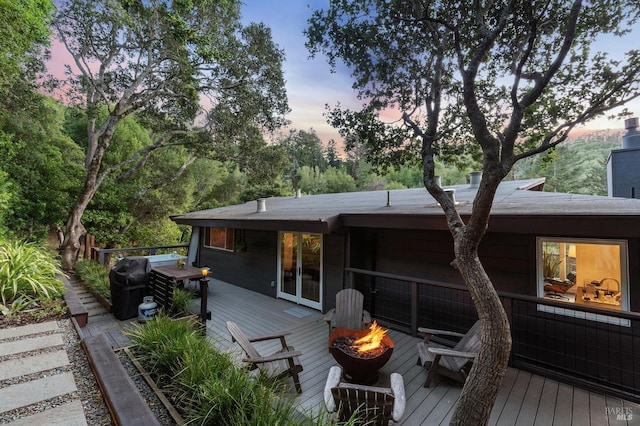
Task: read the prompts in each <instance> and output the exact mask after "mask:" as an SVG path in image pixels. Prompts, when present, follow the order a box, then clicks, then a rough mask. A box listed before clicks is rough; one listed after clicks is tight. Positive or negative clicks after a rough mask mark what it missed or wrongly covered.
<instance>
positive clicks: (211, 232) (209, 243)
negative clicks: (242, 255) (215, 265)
mask: <svg viewBox="0 0 640 426" xmlns="http://www.w3.org/2000/svg"><path fill="white" fill-rule="evenodd" d="M234 241H235V239H234V229H233V228H216V227H210V228H207V229H206V232H205V242H204V246H205V247H209V248H216V249H220V250H228V251H233V247H234Z"/></svg>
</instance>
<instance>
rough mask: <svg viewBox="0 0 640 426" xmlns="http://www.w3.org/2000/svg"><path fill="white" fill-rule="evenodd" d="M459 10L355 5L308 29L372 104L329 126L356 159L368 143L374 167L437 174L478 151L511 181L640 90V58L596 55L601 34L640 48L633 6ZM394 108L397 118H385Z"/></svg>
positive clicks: (316, 45) (310, 39) (311, 44)
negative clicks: (531, 160) (523, 163)
mask: <svg viewBox="0 0 640 426" xmlns="http://www.w3.org/2000/svg"><path fill="white" fill-rule="evenodd" d="M574 5H575V6H574ZM459 8H460V2H458V1H449V0H446V1H440V2H417V3H416V2H378V1H375V0H352V1H336V2H331V3H330V4H329V5H328V6H327V7H326V8H325V9H322V10H316V11H314V12H313V15H312V17H311V19H310V20H309V27H308V29H307V30H306V31H305V33H306V35H307V47H308V48H309V50H310V52H311V54H312V56H313V55H316V54H319V53H322V54H324V55H326V57H327V58H328V62H329V64H330V65H331V66H332V67H336V66H338V64H339V63H344V64H345V65H346V66H347V67H348V68H349V69H350V70H351V72H352V77H353V80H354V85H353V87H354V89H355V90H356V91H357V93H358V95H359V97H360V98H361V99H365V100H366V103H365V105H364V106H363V108H362V110H360V111H351V110H347V109H343V108H341V107H340V106H337V107H336V108H334V109H332V110H330V111H329V113H328V114H327V117H328V121H329V122H330V123H331V124H332V125H334V126H335V127H337V128H339V129H340V131H341V134H342V136H343V137H345V140H346V142H347V149H348V150H349V149H351V148H353V147H354V144H355V143H358V144H361V145H363V147H364V151H363V152H362V154H363V155H364V156H365V157H366V159H367V161H369V162H370V163H371V164H372V165H373V166H374V167H376V168H382V169H384V168H387V167H389V166H390V165H393V164H404V163H406V161H408V160H412V161H416V160H418V159H420V160H422V161H424V162H425V164H426V165H428V166H430V168H431V170H432V164H433V162H434V161H435V160H439V161H444V162H446V163H448V164H453V165H456V166H458V167H461V168H462V167H463V166H464V161H461V160H462V158H461V155H462V154H463V153H468V154H469V155H470V156H471V158H473V159H474V160H475V161H480V160H481V159H484V161H485V164H484V165H483V167H485V166H487V165H488V164H491V165H492V166H495V169H494V170H495V171H496V172H499V173H500V174H502V177H504V176H506V175H507V174H508V171H509V169H510V168H511V167H512V166H513V164H514V162H515V161H517V160H518V159H519V158H525V157H528V156H531V155H534V154H536V153H538V152H541V151H544V150H545V149H548V148H550V147H552V146H554V145H556V144H559V143H561V142H563V141H564V140H565V138H566V135H567V133H568V132H569V131H570V130H571V129H573V128H574V127H575V126H576V125H577V124H579V123H583V122H587V121H590V120H593V119H595V118H597V117H599V116H602V115H603V114H605V113H606V112H607V111H609V110H610V109H612V108H614V107H616V106H619V105H620V104H623V103H625V102H627V101H629V100H631V99H634V98H635V97H636V96H637V95H638V94H639V93H640V92H639V91H640V86H639V85H638V81H639V80H638V75H640V51H638V50H629V51H628V52H627V53H626V54H616V55H615V56H614V55H613V54H609V53H608V52H605V53H602V52H596V51H595V50H593V49H592V48H591V45H592V43H593V41H594V40H596V39H597V38H599V37H602V36H607V37H609V38H615V37H619V36H624V35H627V36H628V37H627V38H628V39H629V40H633V37H632V36H631V35H629V34H628V33H629V31H630V28H632V24H634V23H635V22H637V20H638V17H639V16H640V7H639V5H638V3H637V2H635V1H630V0H625V1H619V2H608V1H605V0H600V1H594V2H588V3H585V2H580V3H574V2H567V1H565V0H553V1H551V2H542V3H539V2H533V3H532V2H519V1H518V2H498V3H496V4H492V7H484V5H482V4H481V3H473V4H469V5H465V10H466V13H465V14H460V13H459ZM574 9H575V10H574ZM469 16H473V17H474V19H467V17H469ZM543 22H544V25H542V24H541V23H543ZM611 43H616V41H612V42H611ZM621 44H625V43H624V42H622V43H621ZM394 111H397V119H396V120H393V119H392V121H391V122H387V121H385V120H383V119H382V117H385V118H386V117H389V114H393V113H394ZM476 142H479V143H476ZM489 149H491V150H492V153H491V155H487V150H489ZM483 152H484V155H483ZM489 160H490V161H489ZM496 163H499V164H496ZM474 169H475V170H480V168H477V167H474ZM486 172H487V170H485V176H488V173H486Z"/></svg>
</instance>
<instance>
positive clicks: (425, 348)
mask: <svg viewBox="0 0 640 426" xmlns="http://www.w3.org/2000/svg"><path fill="white" fill-rule="evenodd" d="M418 332H419V333H423V334H425V338H424V341H422V342H419V343H418V365H422V366H424V367H426V368H427V369H428V370H429V373H428V374H427V380H426V381H425V383H424V387H425V388H428V387H430V386H431V383H432V382H433V379H435V377H436V376H437V375H438V374H441V375H443V376H447V377H449V378H452V379H454V380H457V381H459V382H462V383H464V381H465V380H466V379H467V376H468V375H469V371H470V370H471V366H472V365H473V360H474V359H475V357H476V355H477V353H478V351H479V350H480V333H481V323H480V321H476V323H475V324H473V326H472V327H471V328H470V329H469V331H467V333H466V334H462V333H456V332H454V331H446V330H435V329H431V328H423V327H419V328H418ZM432 336H450V337H456V338H459V339H460V340H459V341H458V343H457V344H455V345H454V346H453V347H450V346H449V347H448V346H445V345H443V344H438V343H434V342H432V341H431V337H432Z"/></svg>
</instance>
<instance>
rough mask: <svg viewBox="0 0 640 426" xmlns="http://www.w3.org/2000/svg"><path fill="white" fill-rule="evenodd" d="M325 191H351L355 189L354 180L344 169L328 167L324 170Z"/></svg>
mask: <svg viewBox="0 0 640 426" xmlns="http://www.w3.org/2000/svg"><path fill="white" fill-rule="evenodd" d="M324 181H325V182H326V190H325V192H326V193H337V192H353V191H355V190H356V181H355V179H353V177H351V175H349V174H348V173H347V171H346V170H345V169H337V168H335V167H328V168H327V169H326V170H325V171H324Z"/></svg>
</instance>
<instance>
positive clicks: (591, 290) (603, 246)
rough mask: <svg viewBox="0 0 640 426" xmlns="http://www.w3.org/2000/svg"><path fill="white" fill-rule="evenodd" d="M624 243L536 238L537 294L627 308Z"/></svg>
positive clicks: (545, 296)
mask: <svg viewBox="0 0 640 426" xmlns="http://www.w3.org/2000/svg"><path fill="white" fill-rule="evenodd" d="M627 270H628V267H627V244H626V241H620V240H590V239H589V240H587V239H558V238H538V296H539V297H544V298H546V299H555V300H560V301H564V302H567V303H572V304H580V305H585V306H590V307H593V308H602V309H607V310H616V311H621V310H625V311H626V310H629V294H628V291H629V289H628V272H627Z"/></svg>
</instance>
